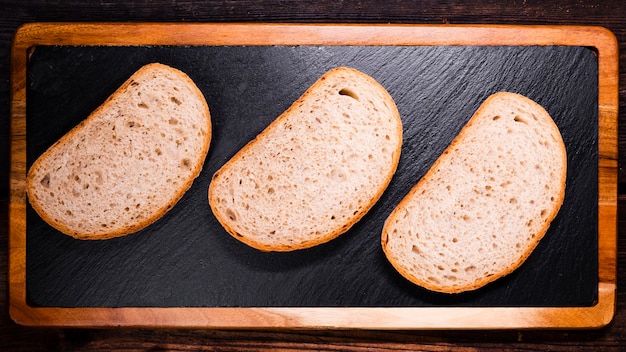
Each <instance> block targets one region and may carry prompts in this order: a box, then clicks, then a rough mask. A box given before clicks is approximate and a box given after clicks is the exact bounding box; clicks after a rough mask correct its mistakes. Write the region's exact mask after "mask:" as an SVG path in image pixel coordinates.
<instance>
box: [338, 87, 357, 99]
mask: <svg viewBox="0 0 626 352" xmlns="http://www.w3.org/2000/svg"><path fill="white" fill-rule="evenodd" d="M339 95H345V96H348V97H350V98H352V99H355V100H359V97H358V96H357V95H356V93H355V92H354V91H353V90H351V89H348V88H342V89H340V90H339Z"/></svg>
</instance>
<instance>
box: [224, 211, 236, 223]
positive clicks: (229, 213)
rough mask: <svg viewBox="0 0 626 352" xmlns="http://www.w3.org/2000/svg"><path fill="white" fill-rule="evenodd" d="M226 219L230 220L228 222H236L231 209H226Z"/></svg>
mask: <svg viewBox="0 0 626 352" xmlns="http://www.w3.org/2000/svg"><path fill="white" fill-rule="evenodd" d="M226 217H227V218H229V219H230V221H237V214H235V211H234V210H232V209H226Z"/></svg>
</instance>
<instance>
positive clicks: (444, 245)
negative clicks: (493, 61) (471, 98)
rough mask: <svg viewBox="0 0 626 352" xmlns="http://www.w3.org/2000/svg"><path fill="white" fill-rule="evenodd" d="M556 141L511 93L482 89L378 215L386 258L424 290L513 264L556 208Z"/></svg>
mask: <svg viewBox="0 0 626 352" xmlns="http://www.w3.org/2000/svg"><path fill="white" fill-rule="evenodd" d="M566 167H567V161H566V154H565V146H564V143H563V140H562V138H561V135H560V133H559V130H558V128H557V126H556V125H555V123H554V122H553V120H552V118H551V117H550V116H549V115H548V113H547V112H546V111H545V110H544V109H543V108H542V107H541V106H539V105H538V104H536V103H535V102H533V101H532V100H530V99H527V98H525V97H523V96H521V95H517V94H513V93H504V92H503V93H497V94H495V95H493V96H491V97H489V98H488V99H487V100H486V101H485V102H484V103H483V105H482V106H481V107H480V108H479V110H478V111H477V112H476V114H475V115H474V116H473V117H472V119H471V120H470V121H469V122H468V124H467V125H466V126H465V127H464V128H463V129H462V131H461V132H460V134H459V136H458V137H457V138H456V139H455V140H454V141H453V142H452V143H451V145H450V146H449V147H448V148H447V149H446V150H445V152H444V153H443V154H442V155H441V156H440V157H439V159H438V160H437V161H436V162H435V164H434V165H433V167H432V168H431V169H430V170H429V171H428V173H427V174H426V175H425V176H424V177H423V178H422V179H421V180H420V181H419V182H418V184H417V185H416V186H415V187H414V188H413V189H412V190H411V192H410V193H409V194H408V195H407V196H406V198H405V199H404V200H403V201H402V202H401V203H400V204H399V205H398V207H397V208H396V209H395V210H394V211H393V213H392V214H391V215H390V216H389V218H388V219H387V221H386V223H385V227H384V229H383V234H382V244H383V249H384V251H385V254H386V255H387V257H388V259H389V261H390V262H391V263H392V264H393V265H394V267H395V268H396V269H397V270H398V271H399V272H400V273H401V274H402V275H403V276H405V277H406V278H407V279H409V280H410V281H412V282H414V283H416V284H418V285H421V286H423V287H425V288H427V289H430V290H434V291H440V292H448V293H456V292H462V291H467V290H473V289H476V288H479V287H481V286H483V285H485V284H487V283H489V282H491V281H493V280H495V279H497V278H499V277H502V276H504V275H506V274H508V273H510V272H511V271H513V270H515V269H516V268H517V267H519V266H520V265H521V264H522V262H523V261H524V260H525V259H526V258H527V257H528V255H529V254H530V253H531V251H532V250H533V249H534V248H535V246H536V245H537V243H538V242H539V240H540V239H541V238H542V237H543V235H544V233H545V232H546V230H547V228H548V226H549V224H550V222H551V221H552V220H553V218H554V217H555V216H556V214H557V212H558V210H559V208H560V206H561V203H562V202H563V197H564V192H565V175H566Z"/></svg>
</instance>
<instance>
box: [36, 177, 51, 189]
mask: <svg viewBox="0 0 626 352" xmlns="http://www.w3.org/2000/svg"><path fill="white" fill-rule="evenodd" d="M39 182H41V185H42V186H44V187H46V188H49V187H50V174H45V176H44V177H43V178H42V179H41V181H39Z"/></svg>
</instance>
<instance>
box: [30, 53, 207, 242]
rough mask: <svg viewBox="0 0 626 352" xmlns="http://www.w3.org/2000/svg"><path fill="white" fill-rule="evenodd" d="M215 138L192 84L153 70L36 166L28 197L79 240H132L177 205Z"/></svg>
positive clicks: (140, 74)
mask: <svg viewBox="0 0 626 352" xmlns="http://www.w3.org/2000/svg"><path fill="white" fill-rule="evenodd" d="M210 140H211V119H210V114H209V108H208V106H207V103H206V101H205V99H204V96H203V94H202V92H200V90H199V89H198V88H197V87H196V85H195V84H194V82H193V81H192V80H191V79H190V78H189V77H188V76H187V75H186V74H185V73H183V72H181V71H179V70H177V69H174V68H172V67H169V66H166V65H162V64H157V63H153V64H148V65H146V66H143V67H142V68H140V69H139V70H138V71H137V72H135V73H134V74H133V75H132V76H131V77H130V78H129V79H128V80H127V81H126V82H125V83H124V84H123V85H122V86H121V87H120V88H118V89H117V90H116V91H115V92H114V93H113V94H112V95H111V96H110V97H109V98H108V99H107V100H106V101H105V102H104V103H103V104H102V105H101V106H100V107H98V108H97V109H96V110H94V111H93V112H92V113H91V114H90V115H89V116H88V117H87V119H85V120H84V121H82V122H81V123H80V124H79V125H77V126H76V127H74V128H73V129H72V130H71V131H69V132H68V133H67V134H65V135H64V136H63V137H62V138H61V139H60V140H59V141H57V142H56V143H55V144H54V145H52V146H51V147H50V148H49V149H48V150H47V151H46V152H45V153H44V154H42V155H41V156H40V157H39V158H38V159H37V160H36V161H35V162H34V163H33V165H32V166H31V168H30V170H29V172H28V178H27V193H28V199H29V201H30V203H31V205H32V207H33V208H34V209H35V211H36V212H37V213H38V214H39V215H40V216H41V218H43V220H45V221H46V222H47V223H49V224H50V225H51V226H53V227H54V228H56V229H58V230H59V231H61V232H63V233H65V234H67V235H70V236H73V237H75V238H78V239H88V240H96V239H107V238H112V237H117V236H123V235H127V234H130V233H133V232H136V231H138V230H140V229H143V228H145V227H146V226H148V225H149V224H151V223H153V222H154V221H155V220H157V219H158V218H160V217H161V216H162V215H163V214H165V213H166V212H167V211H168V210H169V209H170V208H172V207H173V206H174V204H176V202H178V200H179V199H180V198H181V197H182V196H183V194H184V193H185V192H186V191H187V190H188V189H189V187H191V184H192V183H193V180H194V179H195V178H196V177H197V176H198V174H199V173H200V171H201V169H202V165H203V163H204V159H205V157H206V154H207V152H208V149H209V143H210Z"/></svg>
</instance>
